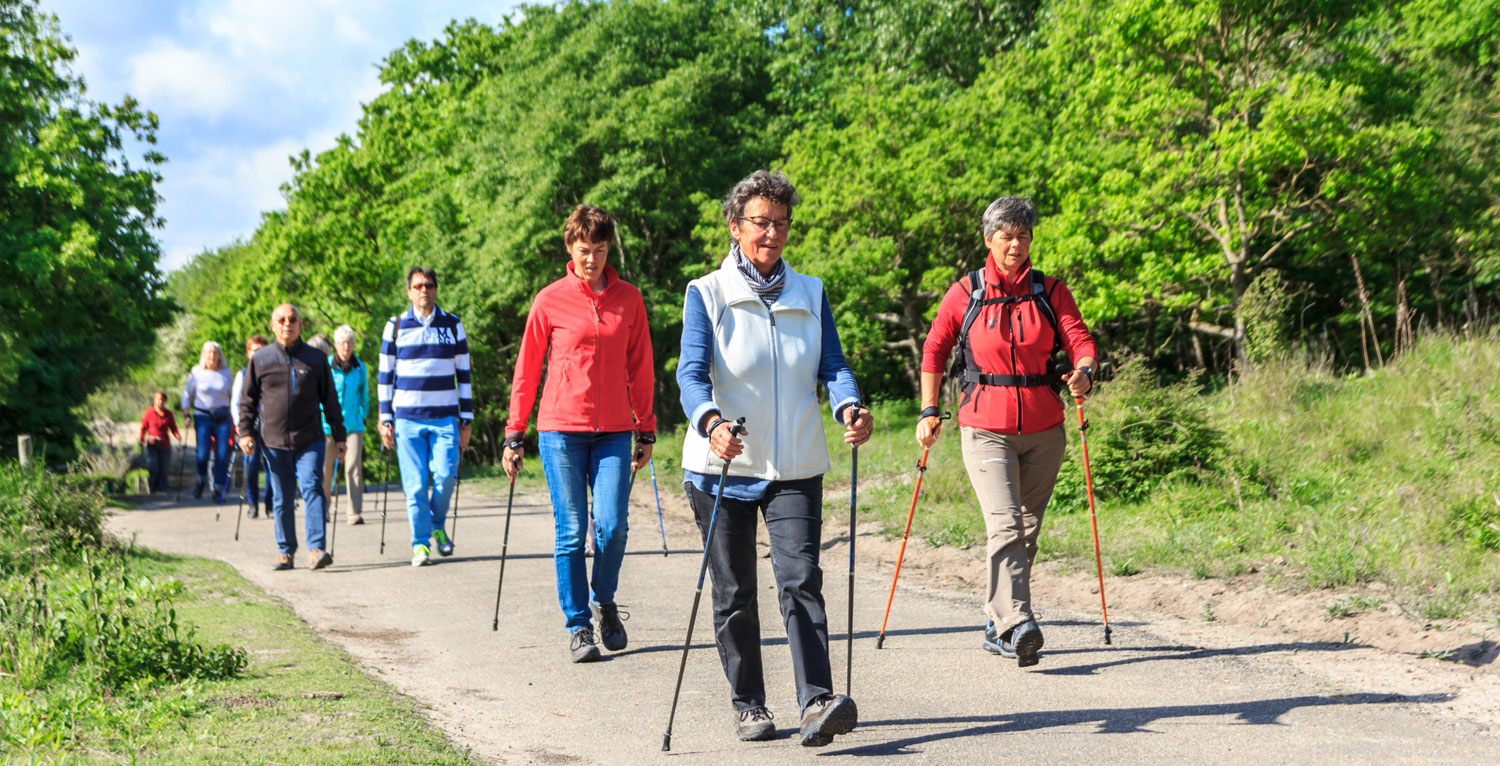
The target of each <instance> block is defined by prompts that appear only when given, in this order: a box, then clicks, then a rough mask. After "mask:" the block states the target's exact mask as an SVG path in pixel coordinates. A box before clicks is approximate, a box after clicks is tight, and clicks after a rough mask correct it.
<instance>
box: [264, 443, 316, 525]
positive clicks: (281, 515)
mask: <svg viewBox="0 0 1500 766" xmlns="http://www.w3.org/2000/svg"><path fill="white" fill-rule="evenodd" d="M266 464H267V467H268V468H270V469H271V486H273V487H275V489H273V490H272V492H273V493H274V494H275V495H276V502H275V505H274V508H275V510H274V511H273V512H272V518H273V520H274V521H275V522H276V523H275V525H274V526H275V527H276V548H277V550H279V551H281V552H282V553H296V552H297V499H296V498H297V495H298V494H301V495H302V512H303V514H304V515H305V516H306V518H305V523H306V526H307V549H308V550H310V551H321V550H327V549H328V548H327V546H325V545H324V544H323V534H324V531H325V530H326V529H327V527H326V526H325V522H326V521H327V519H325V518H324V516H325V515H326V514H327V512H328V498H327V497H324V496H323V440H322V439H319V440H317V441H315V442H313V443H312V444H309V445H307V446H306V447H303V448H302V449H295V450H290V449H271V448H270V447H267V448H266Z"/></svg>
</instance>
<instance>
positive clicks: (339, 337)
mask: <svg viewBox="0 0 1500 766" xmlns="http://www.w3.org/2000/svg"><path fill="white" fill-rule="evenodd" d="M356 337H357V336H356V335H355V334H354V328H353V327H350V326H349V325H346V324H341V325H339V329H337V330H334V331H333V342H334V343H343V342H344V340H345V339H346V338H347V339H349V340H355V339H356Z"/></svg>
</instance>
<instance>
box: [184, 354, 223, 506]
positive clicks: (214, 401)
mask: <svg viewBox="0 0 1500 766" xmlns="http://www.w3.org/2000/svg"><path fill="white" fill-rule="evenodd" d="M233 384H234V378H232V377H230V374H229V368H228V366H226V365H225V364H224V351H223V349H221V348H219V344H217V343H215V342H213V341H208V342H206V343H204V344H203V349H202V350H201V351H200V352H199V353H198V364H196V365H194V366H193V369H192V370H191V371H189V372H188V379H187V385H186V386H184V387H183V389H182V411H183V413H184V416H185V417H186V418H187V422H188V424H189V425H191V426H193V429H194V431H195V432H196V434H197V437H198V485H197V486H196V487H195V488H194V489H193V497H195V498H201V497H203V487H204V485H205V484H207V483H208V454H209V448H210V447H212V448H213V455H214V501H215V502H222V501H223V499H224V489H225V487H227V486H228V483H229V454H230V453H229V451H230V449H231V432H232V431H233V428H234V424H233V423H232V422H231V421H230V417H229V397H230V394H231V393H232V391H233V388H234V385H233Z"/></svg>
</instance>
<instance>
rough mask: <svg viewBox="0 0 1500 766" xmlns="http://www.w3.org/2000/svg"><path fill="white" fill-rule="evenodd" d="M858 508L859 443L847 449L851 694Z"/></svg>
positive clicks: (850, 416) (850, 415)
mask: <svg viewBox="0 0 1500 766" xmlns="http://www.w3.org/2000/svg"><path fill="white" fill-rule="evenodd" d="M844 419H845V422H847V423H848V424H849V425H851V426H852V425H853V424H854V422H855V421H857V420H859V405H857V404H851V405H849V411H848V412H846V413H844ZM858 509H859V445H855V446H854V447H853V448H852V449H851V450H849V622H848V625H849V632H848V635H847V636H846V637H845V638H846V639H847V640H846V641H845V643H844V693H845V694H853V692H852V691H850V689H852V688H854V525H855V523H856V521H857V518H856V516H857V512H858Z"/></svg>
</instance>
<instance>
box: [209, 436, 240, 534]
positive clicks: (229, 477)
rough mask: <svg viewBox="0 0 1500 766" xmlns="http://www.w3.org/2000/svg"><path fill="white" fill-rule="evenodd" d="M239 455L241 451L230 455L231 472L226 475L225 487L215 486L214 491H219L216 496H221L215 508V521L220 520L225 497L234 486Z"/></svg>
mask: <svg viewBox="0 0 1500 766" xmlns="http://www.w3.org/2000/svg"><path fill="white" fill-rule="evenodd" d="M239 453H240V451H239V450H235V451H234V452H231V453H229V470H228V471H227V472H225V474H224V486H223V487H220V486H219V485H218V484H215V485H214V489H215V490H217V491H216V492H214V494H216V495H218V496H219V504H218V505H216V506H214V521H218V520H219V512H220V511H222V510H224V496H225V495H227V494H229V488H230V486H232V485H233V484H234V459H235V458H236V457H238V456H239Z"/></svg>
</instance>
